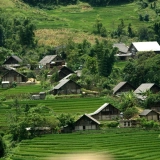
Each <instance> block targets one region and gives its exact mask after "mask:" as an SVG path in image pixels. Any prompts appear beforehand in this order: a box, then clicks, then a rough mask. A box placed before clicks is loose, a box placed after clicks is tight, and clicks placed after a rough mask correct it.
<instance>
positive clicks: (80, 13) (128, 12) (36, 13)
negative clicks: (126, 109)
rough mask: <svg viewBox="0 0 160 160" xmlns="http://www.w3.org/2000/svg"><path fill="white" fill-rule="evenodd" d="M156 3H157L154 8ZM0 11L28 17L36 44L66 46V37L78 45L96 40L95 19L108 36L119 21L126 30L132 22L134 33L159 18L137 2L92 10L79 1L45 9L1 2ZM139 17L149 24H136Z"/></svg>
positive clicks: (9, 1)
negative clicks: (121, 21)
mask: <svg viewBox="0 0 160 160" xmlns="http://www.w3.org/2000/svg"><path fill="white" fill-rule="evenodd" d="M158 2H159V0H158V1H157V7H158ZM0 8H1V9H2V11H4V12H5V13H6V14H7V13H8V14H10V15H11V16H12V17H13V16H16V17H29V18H31V19H32V21H33V23H34V24H35V25H36V27H37V30H36V32H35V33H36V37H37V39H38V40H39V41H38V42H39V44H45V45H51V46H56V45H58V44H62V43H65V42H66V41H67V39H68V38H69V37H72V38H73V39H74V40H75V41H76V42H81V41H82V40H83V39H88V40H89V41H91V42H93V41H94V39H95V37H98V36H95V35H93V34H91V33H92V31H93V25H94V24H95V21H96V19H97V18H99V19H100V20H101V22H102V24H103V25H104V26H105V27H106V29H107V32H108V33H110V32H112V31H114V30H115V29H116V28H117V26H118V25H119V24H120V20H121V19H123V20H124V24H125V28H126V29H127V26H128V24H129V23H131V24H132V27H133V28H134V30H135V31H136V30H137V28H138V27H139V26H142V25H147V26H149V25H151V24H152V23H153V22H156V21H159V16H157V15H156V13H155V11H154V10H152V9H150V7H147V8H145V9H141V8H140V6H139V5H138V4H137V2H134V3H129V4H123V5H117V6H107V7H91V6H90V5H89V4H87V3H81V2H80V3H79V4H78V5H68V6H60V7H57V8H56V9H53V10H46V9H38V8H34V7H30V6H29V5H27V4H24V3H22V2H20V1H19V0H7V1H5V3H4V2H3V1H1V2H0ZM139 14H141V15H143V16H144V15H145V14H148V15H149V17H150V21H148V22H144V21H143V22H142V21H139V18H138V17H139ZM53 37H54V38H53ZM108 38H109V37H108Z"/></svg>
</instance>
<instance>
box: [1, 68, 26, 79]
mask: <svg viewBox="0 0 160 160" xmlns="http://www.w3.org/2000/svg"><path fill="white" fill-rule="evenodd" d="M10 71H14V72H16V73H18V74H20V75H21V76H23V77H26V76H25V75H23V74H22V73H19V72H18V71H16V70H15V69H10V70H9V71H8V72H7V73H5V74H4V75H3V76H2V78H3V77H4V76H5V75H7V74H8V73H9V72H10ZM26 78H27V77H26Z"/></svg>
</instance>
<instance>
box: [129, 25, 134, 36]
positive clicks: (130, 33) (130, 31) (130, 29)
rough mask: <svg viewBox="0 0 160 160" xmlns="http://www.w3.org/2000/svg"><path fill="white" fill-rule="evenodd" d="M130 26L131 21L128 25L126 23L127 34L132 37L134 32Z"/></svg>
mask: <svg viewBox="0 0 160 160" xmlns="http://www.w3.org/2000/svg"><path fill="white" fill-rule="evenodd" d="M131 26H132V25H131V23H129V25H128V36H129V37H131V38H132V37H133V36H134V33H133V30H132V27H131Z"/></svg>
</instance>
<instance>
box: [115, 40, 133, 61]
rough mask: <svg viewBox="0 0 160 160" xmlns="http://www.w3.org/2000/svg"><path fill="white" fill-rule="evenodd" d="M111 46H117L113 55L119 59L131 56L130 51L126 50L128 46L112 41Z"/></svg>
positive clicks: (126, 58)
mask: <svg viewBox="0 0 160 160" xmlns="http://www.w3.org/2000/svg"><path fill="white" fill-rule="evenodd" d="M113 47H116V48H118V52H117V54H116V55H115V56H116V57H118V58H119V59H120V60H128V59H129V58H131V57H132V53H130V52H129V51H128V46H126V45H125V44H124V43H114V44H113Z"/></svg>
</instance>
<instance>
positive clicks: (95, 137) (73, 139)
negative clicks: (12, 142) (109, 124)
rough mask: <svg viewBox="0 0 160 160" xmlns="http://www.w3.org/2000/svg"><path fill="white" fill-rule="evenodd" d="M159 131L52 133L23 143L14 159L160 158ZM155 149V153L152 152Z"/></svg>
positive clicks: (120, 130) (132, 159) (112, 130)
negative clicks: (69, 156) (100, 155)
mask: <svg viewBox="0 0 160 160" xmlns="http://www.w3.org/2000/svg"><path fill="white" fill-rule="evenodd" d="M158 136H159V132H158V131H144V130H140V129H108V130H104V131H85V132H83V131H81V132H76V133H72V134H52V135H44V136H42V137H37V138H34V139H32V140H24V141H22V142H21V143H20V145H19V146H18V148H17V149H16V151H15V152H13V153H12V154H13V156H12V157H11V158H12V159H13V160H14V159H15V160H17V159H21V160H27V159H30V158H31V159H49V158H48V157H54V158H55V157H56V156H60V155H65V154H72V153H85V152H86V151H87V152H94V153H99V152H100V153H104V154H108V153H109V154H111V155H113V157H114V159H115V160H135V159H136V160H141V159H144V160H150V159H152V160H156V159H159V145H160V141H159V138H158ZM153 150H154V151H153Z"/></svg>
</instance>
